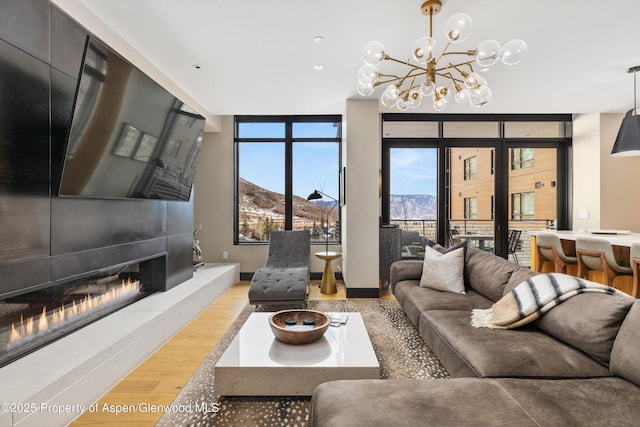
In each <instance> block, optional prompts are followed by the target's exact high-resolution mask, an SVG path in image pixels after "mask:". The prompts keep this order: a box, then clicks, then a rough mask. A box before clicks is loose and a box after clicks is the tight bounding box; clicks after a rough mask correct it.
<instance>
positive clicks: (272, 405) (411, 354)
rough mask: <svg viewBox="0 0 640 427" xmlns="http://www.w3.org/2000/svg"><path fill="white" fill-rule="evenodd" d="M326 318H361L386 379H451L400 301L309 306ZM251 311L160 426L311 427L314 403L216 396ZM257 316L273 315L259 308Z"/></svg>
mask: <svg viewBox="0 0 640 427" xmlns="http://www.w3.org/2000/svg"><path fill="white" fill-rule="evenodd" d="M307 307H308V308H310V309H313V310H320V311H326V312H340V311H352V312H360V313H361V315H362V318H363V320H364V323H365V325H366V327H367V331H368V333H369V336H370V338H371V343H372V344H373V349H374V350H375V353H376V356H377V357H378V361H379V362H380V371H381V378H385V379H386V378H416V379H426V378H449V374H448V373H447V371H446V370H445V369H444V367H443V366H442V365H441V364H440V362H439V361H438V359H437V358H436V356H435V354H434V353H433V352H432V351H431V349H429V347H427V346H426V344H425V343H424V341H423V340H422V338H420V335H419V334H418V331H417V330H416V328H415V327H414V326H413V325H412V324H411V322H410V321H409V320H408V319H407V318H406V316H405V315H404V313H403V312H402V309H401V308H400V306H399V305H398V303H397V302H396V301H394V300H339V301H309V302H308V304H307ZM254 311H256V310H254V307H253V306H251V305H247V307H245V308H244V310H243V311H242V312H241V313H240V315H239V316H238V318H237V319H236V320H235V322H234V323H233V324H232V325H231V326H230V327H229V330H228V331H227V332H226V333H225V335H224V336H223V337H222V338H221V339H220V341H219V342H218V344H217V345H216V346H215V347H214V348H213V349H212V350H211V353H210V354H209V355H208V356H207V358H206V359H205V361H204V362H203V363H202V365H201V366H200V367H199V368H198V370H197V371H196V372H195V373H194V374H193V376H192V377H191V379H190V380H189V382H188V383H187V384H186V385H185V387H184V388H183V389H182V391H181V392H180V393H179V394H178V396H177V397H176V399H175V401H174V402H173V404H172V408H174V409H172V410H171V411H169V412H165V414H164V415H163V416H162V418H160V420H159V421H158V423H157V424H156V425H157V426H221V427H222V426H234V427H235V426H268V427H273V426H281V427H288V426H291V427H304V426H306V425H307V420H308V418H309V410H310V407H311V404H310V403H311V398H310V397H220V396H217V395H216V393H215V379H214V366H215V364H216V362H217V361H218V359H219V358H220V356H221V355H222V353H223V352H224V350H225V349H226V348H227V347H228V346H229V344H230V343H231V341H232V340H233V337H235V335H236V334H237V333H238V330H239V329H240V327H241V326H242V324H243V323H244V322H245V320H246V319H247V318H248V317H249V315H250V314H251V313H253V312H254ZM257 311H269V307H262V306H259V307H258V310H257Z"/></svg>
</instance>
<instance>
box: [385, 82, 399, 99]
mask: <svg viewBox="0 0 640 427" xmlns="http://www.w3.org/2000/svg"><path fill="white" fill-rule="evenodd" d="M384 93H385V94H386V95H387V96H388V97H390V98H392V99H395V100H397V99H398V96H399V95H400V89H399V88H398V86H396V85H389V86H387V88H386V89H385V90H384Z"/></svg>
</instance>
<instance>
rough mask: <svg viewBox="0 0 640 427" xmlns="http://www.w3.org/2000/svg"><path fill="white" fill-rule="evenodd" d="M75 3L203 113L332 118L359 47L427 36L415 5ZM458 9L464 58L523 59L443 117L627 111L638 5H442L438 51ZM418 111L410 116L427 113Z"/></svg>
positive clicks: (402, 52) (413, 0) (563, 1)
mask: <svg viewBox="0 0 640 427" xmlns="http://www.w3.org/2000/svg"><path fill="white" fill-rule="evenodd" d="M79 1H80V3H82V5H84V7H85V8H87V9H88V10H89V11H91V12H92V13H93V14H95V15H96V16H97V17H98V18H99V20H101V21H103V22H104V23H105V24H106V25H107V26H109V27H111V29H113V30H114V31H115V32H117V33H118V34H119V35H120V36H122V37H123V38H124V39H125V40H126V41H128V43H129V44H130V45H131V46H132V47H133V48H134V49H136V50H137V51H138V52H139V53H140V54H141V55H142V56H143V57H145V58H146V59H147V60H148V61H149V62H151V63H152V64H154V65H155V66H156V67H157V68H158V69H159V70H160V71H161V72H162V73H164V74H165V75H166V76H167V77H168V78H169V79H170V80H172V81H173V82H175V83H176V85H177V86H179V87H180V88H181V89H182V90H183V91H184V92H186V93H187V94H189V96H190V97H192V98H193V99H194V100H196V101H197V102H198V103H199V104H200V106H201V107H203V108H204V109H206V111H207V112H208V113H209V114H212V115H226V114H323V113H342V112H344V109H345V100H347V99H357V98H362V97H360V96H359V95H358V94H357V92H356V90H355V82H356V72H357V70H358V68H359V67H360V65H361V64H362V59H361V52H362V47H363V45H364V44H365V43H366V42H367V41H369V40H378V41H380V42H382V43H383V45H384V46H385V49H386V51H387V52H389V54H390V55H392V56H394V57H399V58H407V57H409V53H408V52H409V49H410V48H411V45H412V44H413V42H414V41H415V39H417V38H418V37H420V36H422V35H425V34H427V33H428V28H429V24H428V18H427V17H425V16H423V15H422V14H421V13H420V5H421V4H422V1H421V0H369V1H364V0H269V1H266V0H179V1H178V0H135V1H132V0H109V1H106V0H79ZM458 12H466V13H467V14H469V15H470V16H471V18H472V19H473V30H472V34H471V37H470V38H469V39H467V40H466V41H465V42H464V43H462V44H461V47H462V48H464V50H467V49H473V48H475V47H476V45H477V44H479V43H480V42H481V41H483V40H486V39H495V40H498V41H500V42H501V43H505V42H507V41H508V40H511V39H514V38H519V39H523V40H525V41H526V42H527V44H528V54H527V57H526V58H525V59H524V61H523V62H521V63H520V64H518V65H515V66H507V65H504V64H502V63H499V64H496V65H495V66H494V67H493V68H492V69H491V70H490V71H489V72H487V73H486V74H484V76H485V77H486V78H487V80H488V82H489V85H490V87H491V88H492V91H493V100H492V101H491V102H490V103H489V104H488V105H487V106H485V107H484V108H482V109H475V108H473V107H471V106H468V105H458V104H455V103H454V102H451V103H450V104H449V106H448V107H447V109H446V110H445V112H446V113H589V112H624V111H626V110H628V109H630V108H631V107H632V105H633V75H632V74H628V73H627V72H626V70H627V69H628V68H630V67H631V66H635V65H639V64H640V0H608V1H602V0H537V1H526V0H482V1H480V0H475V1H470V0H443V9H442V11H441V12H440V14H438V15H437V16H436V17H434V38H435V39H436V40H437V41H438V42H439V43H440V46H443V45H444V40H445V37H444V34H443V26H444V23H445V22H446V21H447V19H448V18H449V17H450V16H451V15H452V14H454V13H458ZM316 36H322V37H323V39H324V41H323V42H322V43H315V42H314V37H316ZM133 62H134V63H135V61H133ZM196 64H197V65H198V66H199V67H200V68H199V69H196V68H194V65H196ZM316 64H322V65H323V66H324V68H323V69H322V70H316V69H314V66H315V65H316ZM141 68H143V67H141ZM143 69H144V68H143ZM379 95H380V89H378V90H376V92H375V93H374V95H373V96H375V97H376V98H377V97H379ZM427 104H430V103H424V104H423V106H421V107H420V108H419V109H418V110H411V111H418V112H434V111H433V108H432V107H431V106H430V105H427ZM381 111H383V107H381Z"/></svg>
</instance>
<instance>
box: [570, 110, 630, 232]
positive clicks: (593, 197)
mask: <svg viewBox="0 0 640 427" xmlns="http://www.w3.org/2000/svg"><path fill="white" fill-rule="evenodd" d="M622 118H623V114H600V113H592V114H579V115H576V116H575V117H574V120H573V228H574V229H576V230H579V229H594V228H595V229H597V228H605V229H609V228H613V229H622V230H632V231H636V232H639V231H640V215H638V212H640V201H639V200H638V198H637V197H635V195H636V194H637V186H638V183H640V157H613V156H611V155H610V153H611V148H612V147H613V143H614V141H615V139H616V135H617V134H618V129H619V128H620V123H621V122H622ZM581 211H589V218H588V219H584V218H580V212H581Z"/></svg>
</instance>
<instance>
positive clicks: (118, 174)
mask: <svg viewBox="0 0 640 427" xmlns="http://www.w3.org/2000/svg"><path fill="white" fill-rule="evenodd" d="M204 122H205V120H204V118H203V117H202V116H201V115H199V114H197V113H196V112H195V111H193V110H192V109H190V108H189V107H188V106H187V105H185V104H184V103H183V102H181V101H180V100H179V99H177V98H176V97H174V96H173V95H171V94H170V93H169V92H168V91H167V90H165V89H164V88H162V87H161V86H160V85H159V84H157V83H156V82H155V81H154V80H152V79H151V78H150V77H148V76H147V75H146V74H144V73H143V72H142V71H140V70H139V69H137V68H136V67H135V66H133V65H131V64H129V63H128V62H127V61H125V60H124V59H123V58H122V57H120V56H119V55H118V54H116V53H115V52H113V51H112V50H111V49H109V48H108V47H107V46H105V45H104V44H103V43H101V42H99V41H97V40H95V39H93V38H91V37H87V43H86V46H85V53H84V60H83V64H82V70H81V73H80V77H79V79H78V86H77V90H76V97H75V103H74V107H73V114H72V120H71V126H70V129H69V134H68V138H67V143H66V150H65V158H64V165H63V170H62V177H61V180H60V189H59V192H58V195H59V196H81V197H99V198H138V199H164V200H183V201H186V200H189V198H190V196H191V187H192V185H193V180H194V175H195V166H196V160H197V158H198V153H199V151H200V144H201V142H202V134H203V130H204Z"/></svg>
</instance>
